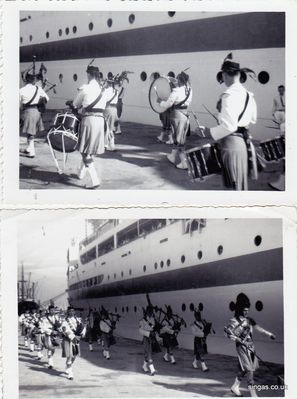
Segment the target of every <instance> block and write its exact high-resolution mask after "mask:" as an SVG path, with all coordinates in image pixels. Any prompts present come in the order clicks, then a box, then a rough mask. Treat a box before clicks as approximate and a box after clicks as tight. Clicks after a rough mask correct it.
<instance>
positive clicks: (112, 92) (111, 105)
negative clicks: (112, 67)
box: [104, 72, 121, 151]
mask: <svg viewBox="0 0 297 399" xmlns="http://www.w3.org/2000/svg"><path fill="white" fill-rule="evenodd" d="M107 78H108V80H107V83H108V86H107V88H106V89H105V91H106V94H107V95H108V96H109V97H110V100H109V101H108V102H107V103H106V108H105V111H104V117H105V120H106V124H107V134H106V135H105V148H106V149H107V150H109V151H114V149H115V144H114V135H115V134H116V130H117V128H118V123H119V117H118V109H117V107H118V105H117V104H118V100H119V93H120V90H121V85H120V84H116V83H115V82H114V81H113V79H114V76H113V74H112V73H111V72H109V73H108V76H107ZM117 134H118V133H117Z"/></svg>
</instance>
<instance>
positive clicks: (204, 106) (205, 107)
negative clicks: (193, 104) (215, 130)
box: [202, 104, 219, 123]
mask: <svg viewBox="0 0 297 399" xmlns="http://www.w3.org/2000/svg"><path fill="white" fill-rule="evenodd" d="M202 107H203V108H204V109H205V110H206V111H207V112H208V113H209V114H210V115H211V116H212V117H213V118H214V119H215V120H216V122H217V123H219V120H218V118H217V117H216V116H215V114H213V113H212V112H210V110H209V109H208V108H207V106H206V105H204V104H202Z"/></svg>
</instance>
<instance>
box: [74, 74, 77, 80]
mask: <svg viewBox="0 0 297 399" xmlns="http://www.w3.org/2000/svg"><path fill="white" fill-rule="evenodd" d="M73 80H74V81H75V82H76V81H77V74H76V73H75V74H74V75H73Z"/></svg>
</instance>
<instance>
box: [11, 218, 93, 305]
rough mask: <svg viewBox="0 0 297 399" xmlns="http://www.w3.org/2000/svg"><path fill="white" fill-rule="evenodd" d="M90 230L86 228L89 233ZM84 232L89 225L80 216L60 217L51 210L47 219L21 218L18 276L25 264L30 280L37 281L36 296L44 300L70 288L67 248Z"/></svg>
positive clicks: (82, 235) (79, 238) (83, 235)
mask: <svg viewBox="0 0 297 399" xmlns="http://www.w3.org/2000/svg"><path fill="white" fill-rule="evenodd" d="M90 233H91V229H90V228H87V234H90ZM85 234H86V224H85V221H84V219H83V218H82V217H81V216H79V215H77V216H73V214H72V215H68V216H63V217H61V215H60V214H53V213H50V215H48V217H47V218H44V217H43V218H42V219H40V218H38V217H36V218H33V219H32V218H30V219H29V220H20V221H19V223H18V278H20V276H21V264H22V263H23V264H24V269H25V280H26V279H28V277H29V273H30V272H31V282H33V281H34V282H36V283H37V290H36V296H37V299H39V300H40V301H41V302H43V301H45V300H48V299H50V298H52V297H54V296H56V295H59V294H61V293H62V292H64V291H65V289H66V288H67V276H66V272H67V250H68V248H69V247H70V246H71V242H72V240H73V238H74V239H75V241H76V243H78V242H79V241H80V240H81V239H82V238H84V237H85ZM74 252H75V253H76V251H74ZM77 253H78V252H77Z"/></svg>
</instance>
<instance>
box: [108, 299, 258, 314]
mask: <svg viewBox="0 0 297 399" xmlns="http://www.w3.org/2000/svg"><path fill="white" fill-rule="evenodd" d="M203 307H204V306H203V304H202V303H200V304H199V309H200V310H203ZM263 308H264V305H263V302H262V301H260V300H258V301H256V302H255V309H256V310H257V311H258V312H261V311H262V310H263ZM187 309H188V310H189V311H190V312H194V310H195V309H196V308H195V305H194V304H193V303H190V305H188V307H187V305H186V304H185V303H183V304H182V305H181V311H182V312H186V311H187ZM129 310H130V308H129V306H122V307H119V308H118V307H117V306H116V307H115V308H114V311H115V313H118V311H121V312H122V313H129ZM133 310H134V313H137V312H138V311H139V312H142V311H143V309H142V308H138V307H137V306H134V307H133ZM229 310H230V311H231V312H234V310H235V303H234V302H233V301H231V302H230V303H229Z"/></svg>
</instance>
